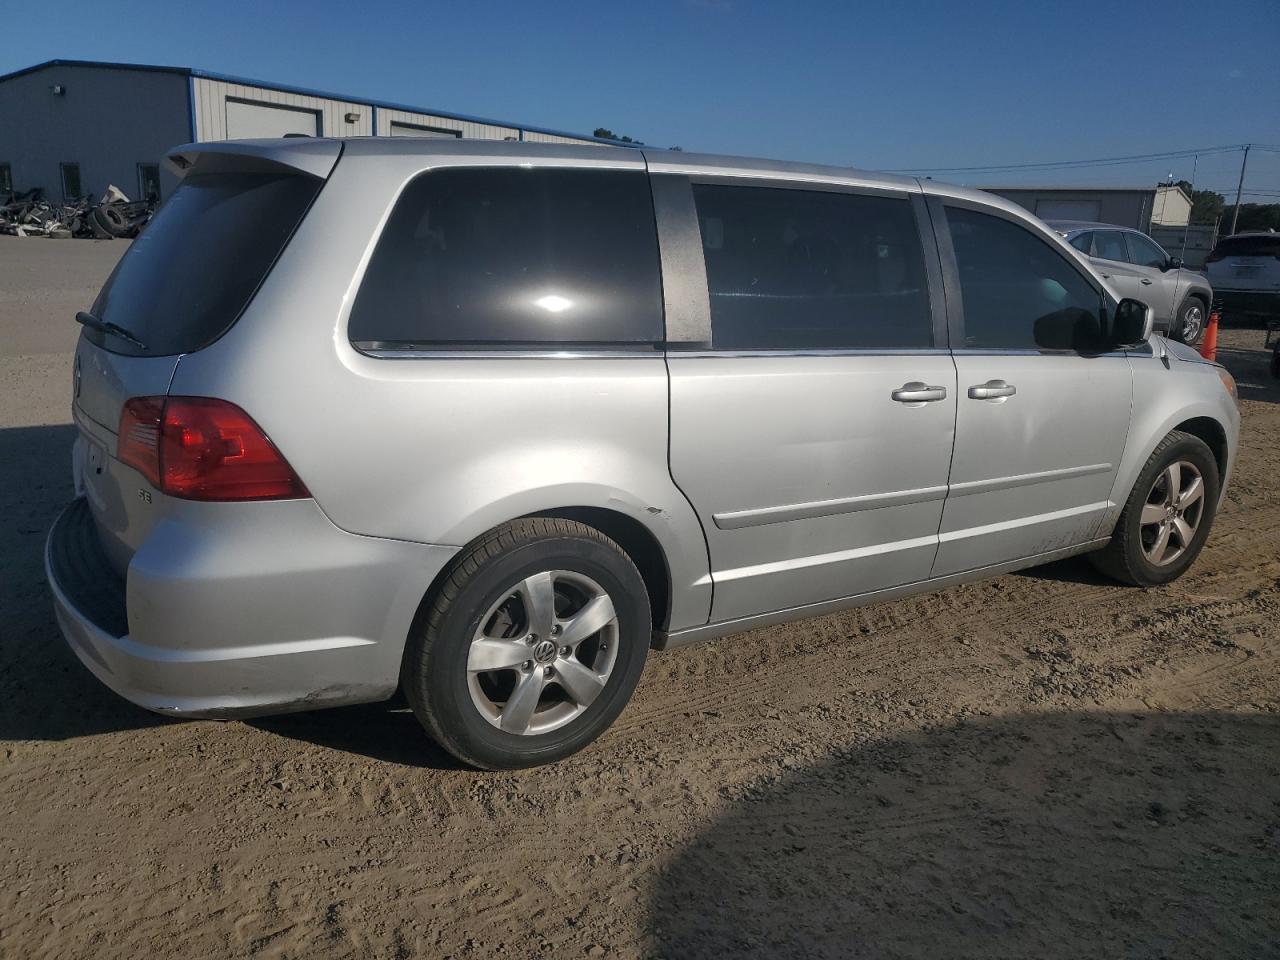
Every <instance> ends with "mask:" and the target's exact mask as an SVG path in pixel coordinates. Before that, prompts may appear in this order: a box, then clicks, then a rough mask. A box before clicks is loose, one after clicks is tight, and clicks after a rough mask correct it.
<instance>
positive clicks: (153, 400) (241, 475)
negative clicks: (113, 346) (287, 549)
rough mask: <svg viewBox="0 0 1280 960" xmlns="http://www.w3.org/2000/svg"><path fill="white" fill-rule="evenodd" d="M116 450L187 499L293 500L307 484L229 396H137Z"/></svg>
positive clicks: (304, 491) (157, 484)
mask: <svg viewBox="0 0 1280 960" xmlns="http://www.w3.org/2000/svg"><path fill="white" fill-rule="evenodd" d="M116 456H117V457H118V458H119V459H120V461H121V462H123V463H127V464H129V465H130V466H132V467H134V468H136V469H137V470H138V471H139V472H140V473H142V475H143V476H144V477H146V478H147V480H148V481H150V482H151V484H152V485H153V486H155V487H156V488H158V489H159V490H160V491H161V492H162V493H166V494H168V495H170V496H173V497H181V498H182V499H185V500H294V499H299V498H302V497H308V496H310V494H309V493H308V492H307V488H306V487H304V486H303V485H302V481H301V480H299V479H298V475H297V474H296V473H294V472H293V468H292V467H290V466H289V463H288V461H286V460H285V458H284V457H283V456H281V454H280V451H279V450H277V449H276V448H275V446H274V445H273V444H272V443H271V441H270V440H269V439H268V438H267V435H266V434H265V433H263V432H262V428H261V427H259V426H258V425H257V424H256V423H254V422H253V419H252V418H251V417H250V416H249V415H248V414H247V413H245V412H244V411H243V410H241V409H240V408H239V407H237V406H236V405H235V404H234V403H228V402H227V401H226V400H214V399H212V398H209V397H167V398H166V397H134V398H133V399H132V400H130V401H128V402H127V403H126V404H125V405H124V410H123V411H122V412H121V414H120V433H119V437H118V440H117V447H116Z"/></svg>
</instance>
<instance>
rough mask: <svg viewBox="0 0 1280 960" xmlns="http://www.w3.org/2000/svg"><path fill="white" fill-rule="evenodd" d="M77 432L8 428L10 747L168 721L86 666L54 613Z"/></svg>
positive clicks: (4, 637)
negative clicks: (57, 532) (54, 564)
mask: <svg viewBox="0 0 1280 960" xmlns="http://www.w3.org/2000/svg"><path fill="white" fill-rule="evenodd" d="M74 439H75V428H74V427H72V426H70V425H61V426H47V427H13V428H9V429H4V430H0V516H3V517H4V518H5V519H4V523H3V525H2V526H0V611H2V612H3V615H4V625H3V628H2V632H0V740H65V739H69V738H72V737H83V736H89V735H91V734H98V733H107V732H110V731H114V730H132V729H138V728H142V727H150V726H155V725H158V724H162V723H167V722H172V721H166V720H165V719H164V718H162V717H158V716H156V715H155V714H151V713H148V712H146V711H145V710H142V709H140V708H138V707H135V706H133V705H132V704H131V703H129V702H127V701H125V700H122V699H121V698H120V697H117V696H116V695H115V694H113V693H112V692H111V691H110V690H108V689H107V688H106V687H104V686H103V685H102V684H101V683H99V682H98V681H97V680H96V679H95V678H94V677H93V675H92V674H90V673H89V671H88V670H86V669H85V668H84V667H82V666H81V665H80V662H79V661H78V660H77V659H76V657H75V654H73V653H72V652H71V650H70V648H68V647H67V644H66V642H65V641H64V640H63V639H62V634H61V632H60V631H59V630H58V624H57V621H56V620H55V619H54V616H53V598H52V597H51V595H50V594H49V587H48V585H47V584H46V583H45V578H44V541H45V537H46V535H47V534H48V532H49V528H50V527H51V526H52V525H53V521H54V520H55V519H56V518H57V516H58V514H59V513H60V512H61V510H62V509H63V507H65V506H66V505H67V503H68V502H69V501H70V500H71V498H72V497H73V496H74V490H73V488H72V484H71V444H72V442H73V440H74Z"/></svg>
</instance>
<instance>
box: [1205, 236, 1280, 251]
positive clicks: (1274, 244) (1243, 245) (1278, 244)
mask: <svg viewBox="0 0 1280 960" xmlns="http://www.w3.org/2000/svg"><path fill="white" fill-rule="evenodd" d="M1213 255H1214V256H1216V257H1280V234H1276V235H1275V236H1274V237H1272V236H1261V237H1227V239H1225V240H1222V241H1219V243H1218V245H1217V246H1216V247H1214V248H1213Z"/></svg>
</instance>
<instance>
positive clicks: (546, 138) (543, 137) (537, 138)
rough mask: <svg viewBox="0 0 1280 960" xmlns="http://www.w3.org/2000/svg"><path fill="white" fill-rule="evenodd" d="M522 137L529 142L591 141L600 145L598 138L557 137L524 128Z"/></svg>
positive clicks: (552, 134)
mask: <svg viewBox="0 0 1280 960" xmlns="http://www.w3.org/2000/svg"><path fill="white" fill-rule="evenodd" d="M524 138H525V140H526V141H528V142H529V143H593V144H595V145H596V146H600V142H599V141H598V140H579V139H578V138H577V137H558V136H556V135H555V134H554V133H538V132H537V131H536V130H526V131H525V132H524Z"/></svg>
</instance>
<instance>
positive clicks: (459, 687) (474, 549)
mask: <svg viewBox="0 0 1280 960" xmlns="http://www.w3.org/2000/svg"><path fill="white" fill-rule="evenodd" d="M611 615H612V619H609V617H610V616H611ZM650 630H651V624H650V613H649V598H648V594H647V593H646V592H645V586H644V580H643V579H642V578H641V576H640V572H639V571H638V570H637V569H636V567H635V564H633V563H632V562H631V559H630V558H629V557H628V556H627V554H626V553H624V552H623V550H622V548H621V547H619V546H618V545H617V544H616V543H614V542H613V541H612V540H610V539H609V538H608V537H606V536H605V535H604V534H603V533H601V532H600V531H598V530H596V529H594V528H592V527H588V526H586V525H585V524H581V523H576V522H574V521H570V520H561V519H553V518H549V517H530V518H526V519H523V520H515V521H512V522H511V523H508V524H504V525H503V526H501V527H498V528H497V529H495V530H492V531H491V532H489V533H488V534H486V535H485V536H483V537H481V538H480V539H479V540H477V541H475V542H473V543H472V544H471V545H470V546H468V547H466V548H464V549H463V551H462V552H461V553H460V554H459V556H458V557H457V558H456V559H455V560H454V561H453V563H452V564H451V565H450V567H449V569H448V570H447V571H446V573H445V577H444V582H443V584H442V585H441V586H440V588H439V589H438V590H437V591H436V594H435V596H434V598H433V599H432V601H431V605H430V607H429V609H428V611H427V614H426V617H425V618H424V621H423V627H422V628H421V629H419V630H417V631H416V632H415V634H414V635H413V636H411V637H410V638H409V644H408V647H407V649H406V651H405V658H404V664H403V666H402V668H401V685H402V687H403V689H404V691H405V694H406V696H407V697H408V700H409V703H410V705H411V706H412V707H413V712H414V714H415V715H416V716H417V717H418V720H419V722H421V723H422V725H423V727H424V728H425V729H426V731H427V733H428V734H429V735H430V736H431V737H432V739H434V740H435V741H436V742H437V743H439V744H440V745H441V746H442V747H444V749H445V750H447V751H449V753H451V754H453V756H455V757H457V758H458V759H459V760H461V761H462V762H464V763H467V764H470V765H471V766H474V767H480V768H482V769H487V770H510V769H516V768H519V767H530V766H535V765H537V764H542V763H550V762H552V761H554V760H559V759H562V758H563V757H567V756H569V755H570V754H572V753H575V752H577V751H578V750H581V749H582V748H583V747H585V746H586V745H587V744H589V743H591V741H593V740H595V739H596V737H598V736H599V735H600V734H601V733H603V732H604V731H605V729H607V728H608V727H609V725H610V724H612V723H613V721H614V720H615V719H616V718H617V716H618V714H620V713H621V712H622V709H623V707H625V706H626V704H627V701H628V700H630V699H631V694H632V692H633V691H634V690H635V687H636V683H637V682H638V681H639V679H640V673H641V671H643V669H644V663H645V658H646V656H647V654H648V651H649V641H650ZM522 690H523V691H525V692H524V693H522V692H521V691H522ZM530 691H532V692H530Z"/></svg>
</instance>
